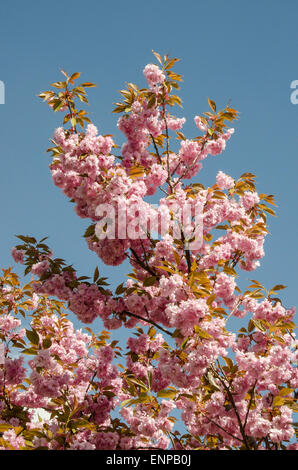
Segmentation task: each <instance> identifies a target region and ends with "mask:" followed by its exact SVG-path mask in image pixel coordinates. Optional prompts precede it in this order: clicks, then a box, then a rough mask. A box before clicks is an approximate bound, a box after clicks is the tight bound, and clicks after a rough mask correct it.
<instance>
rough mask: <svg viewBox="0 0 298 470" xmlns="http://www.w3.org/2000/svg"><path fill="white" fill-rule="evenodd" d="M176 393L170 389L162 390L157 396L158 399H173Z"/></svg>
mask: <svg viewBox="0 0 298 470" xmlns="http://www.w3.org/2000/svg"><path fill="white" fill-rule="evenodd" d="M176 393H177V391H176V390H171V389H170V388H167V389H166V388H165V389H164V390H160V391H159V392H158V393H157V396H158V397H159V398H171V399H173V398H175V397H176Z"/></svg>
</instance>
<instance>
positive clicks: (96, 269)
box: [93, 266, 99, 282]
mask: <svg viewBox="0 0 298 470" xmlns="http://www.w3.org/2000/svg"><path fill="white" fill-rule="evenodd" d="M98 278H99V270H98V267H97V266H96V268H95V271H94V275H93V282H96V281H97V279H98Z"/></svg>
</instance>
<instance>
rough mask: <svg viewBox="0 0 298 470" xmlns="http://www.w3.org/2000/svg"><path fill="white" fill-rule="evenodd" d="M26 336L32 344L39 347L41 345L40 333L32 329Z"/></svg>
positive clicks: (27, 331)
mask: <svg viewBox="0 0 298 470" xmlns="http://www.w3.org/2000/svg"><path fill="white" fill-rule="evenodd" d="M26 336H27V338H28V339H29V341H31V343H33V344H36V345H38V344H39V336H38V333H37V332H36V331H35V330H34V329H32V331H31V330H26Z"/></svg>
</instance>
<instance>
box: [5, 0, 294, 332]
mask: <svg viewBox="0 0 298 470" xmlns="http://www.w3.org/2000/svg"><path fill="white" fill-rule="evenodd" d="M1 10H2V13H1V27H0V39H1V42H0V44H1V46H0V64H1V66H0V80H2V81H3V82H4V83H5V104H4V105H0V122H1V127H0V135H1V139H0V155H1V164H2V167H1V173H0V191H1V219H2V226H1V233H0V237H1V266H2V267H7V266H8V265H13V260H12V258H11V256H10V250H11V247H12V246H13V245H14V244H15V239H14V235H15V234H31V235H34V236H36V237H40V238H42V237H43V236H49V240H48V242H49V244H50V246H51V248H52V249H54V252H55V255H56V256H58V257H63V258H65V259H66V260H67V262H68V263H69V264H71V263H73V264H74V266H75V267H77V268H78V270H79V272H80V273H81V275H83V274H85V275H88V274H91V273H93V271H94V268H95V266H96V265H98V266H99V268H100V272H101V273H102V275H104V276H108V277H109V278H110V282H111V284H112V286H116V285H118V284H119V283H121V282H122V281H123V280H124V279H125V273H126V272H127V266H126V265H122V266H120V267H117V268H112V267H106V266H104V265H103V264H102V263H101V261H100V260H99V259H98V258H97V257H96V255H95V254H94V253H92V252H90V251H89V250H88V249H87V246H86V244H85V241H84V239H83V237H82V235H83V233H84V231H85V228H86V227H87V226H88V225H89V224H88V221H87V220H82V219H79V218H78V217H77V216H76V214H75V213H74V211H73V207H72V205H71V204H70V203H69V202H68V201H67V199H66V198H65V197H64V196H63V195H62V193H61V191H60V190H59V189H57V188H56V187H54V185H53V184H52V181H51V176H50V172H49V170H48V164H49V162H50V158H49V157H48V154H46V152H45V151H46V149H47V147H48V146H49V139H50V138H51V136H52V134H53V131H54V129H55V127H58V126H59V125H60V124H61V118H62V114H61V113H56V114H54V113H52V112H50V110H49V109H48V108H47V106H45V105H44V104H43V103H42V102H41V100H40V99H39V98H37V96H36V95H37V94H38V93H39V92H40V91H44V90H47V89H48V88H49V83H52V82H53V81H56V80H59V79H60V72H59V69H60V68H63V69H65V70H67V71H68V72H69V73H72V72H76V71H79V72H82V81H93V82H95V83H97V84H98V87H97V88H95V89H90V92H89V101H90V104H91V106H90V112H91V113H92V114H91V117H92V120H93V121H94V123H95V124H96V125H97V126H98V128H99V131H100V132H101V133H103V134H106V133H109V134H110V133H111V134H114V135H115V136H116V139H117V141H118V143H122V142H123V138H122V136H121V135H119V132H118V131H117V128H116V122H117V115H114V114H112V113H111V111H112V109H113V106H112V103H113V102H115V101H117V99H118V97H119V93H118V91H119V90H120V89H121V88H123V85H124V83H125V82H126V81H131V82H137V83H139V84H144V81H143V75H142V70H143V68H144V66H145V65H146V64H147V63H148V62H151V61H152V58H153V56H152V54H151V50H152V49H154V50H156V51H159V52H160V53H162V54H165V53H169V55H171V56H174V57H179V58H181V62H179V63H178V65H177V67H176V70H177V72H178V73H182V74H183V78H184V82H183V84H182V90H181V97H182V100H183V109H182V110H181V109H178V110H177V115H178V116H181V117H182V116H185V117H186V118H187V123H186V126H185V128H184V129H185V134H186V135H187V136H189V137H191V136H195V135H196V130H195V126H194V123H193V117H194V116H195V115H196V114H200V113H202V112H204V111H206V110H207V107H208V105H207V98H208V97H210V98H212V99H214V100H215V101H216V102H217V104H218V106H219V107H223V106H224V105H225V104H226V103H227V101H228V100H229V99H230V100H231V104H232V106H233V107H235V108H236V109H237V110H238V111H239V112H240V119H239V120H238V121H237V122H236V125H235V128H236V132H235V134H234V136H233V137H232V139H231V140H230V141H229V144H228V146H227V149H226V151H225V152H224V154H222V155H221V156H219V157H209V158H208V159H207V160H205V162H204V166H203V170H202V171H201V172H200V174H199V178H198V180H199V181H201V182H203V183H204V184H209V185H211V184H213V183H214V182H215V177H216V173H217V172H218V171H219V170H222V171H224V172H226V173H228V174H230V175H231V176H233V177H235V178H238V177H239V176H240V175H241V174H242V173H244V172H247V171H249V172H252V173H254V174H256V175H257V189H258V191H259V192H264V193H268V194H275V196H276V200H277V203H278V208H277V213H278V217H277V218H276V219H274V218H270V219H269V229H270V232H271V234H270V236H268V237H267V239H266V243H265V251H266V256H265V258H264V259H263V260H262V266H261V267H260V268H259V269H258V270H257V271H255V272H253V273H246V272H242V275H241V277H242V280H243V282H244V283H245V282H246V281H247V282H249V281H248V279H251V278H253V279H258V280H259V281H261V282H262V283H264V285H266V286H267V287H272V286H273V285H274V284H278V283H282V284H285V285H287V286H288V289H287V290H285V291H283V294H282V299H283V300H284V303H285V305H286V306H288V307H290V306H292V305H295V304H296V288H297V261H298V259H297V195H296V191H297V144H298V132H297V129H298V105H296V106H295V105H293V104H292V103H291V101H290V95H291V89H290V83H291V82H292V81H293V80H295V79H298V60H297V56H298V47H297V46H298V41H297V40H298V28H297V17H298V16H297V14H298V3H297V2H295V1H294V0H293V1H290V0H287V1H284V2H281V1H274V0H262V1H256V0H251V1H250V2H244V1H239V0H237V1H235V0H229V1H226V2H222V1H218V0H213V1H212V3H211V2H203V1H201V0H196V1H188V0H186V1H185V2H180V1H179V2H178V1H177V0H171V1H168V0H164V1H162V2H158V1H156V0H153V1H151V2H142V1H135V0H133V1H126V2H123V1H115V0H111V1H109V2H107V1H95V0H89V2H87V3H85V4H84V3H83V2H80V1H77V0H73V1H72V2H66V1H63V0H62V1H61V0H60V1H57V0H52V1H51V2H50V3H48V2H41V1H32V0H31V1H30V2H24V1H20V0H19V1H13V2H11V1H10V2H8V1H7V0H3V1H2V3H1ZM61 77H62V76H61ZM17 270H18V272H20V270H19V269H18V268H17ZM77 324H78V323H77ZM96 325H98V327H99V328H100V327H101V324H100V322H99V321H98V323H96ZM96 325H95V326H96Z"/></svg>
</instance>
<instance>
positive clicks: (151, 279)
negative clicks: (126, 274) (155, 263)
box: [143, 276, 156, 287]
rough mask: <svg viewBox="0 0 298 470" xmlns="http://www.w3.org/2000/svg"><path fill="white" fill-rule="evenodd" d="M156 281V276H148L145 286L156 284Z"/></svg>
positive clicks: (144, 282)
mask: <svg viewBox="0 0 298 470" xmlns="http://www.w3.org/2000/svg"><path fill="white" fill-rule="evenodd" d="M155 281H156V276H149V277H146V278H145V279H144V281H143V286H145V287H149V286H153V285H154V284H155Z"/></svg>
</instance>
